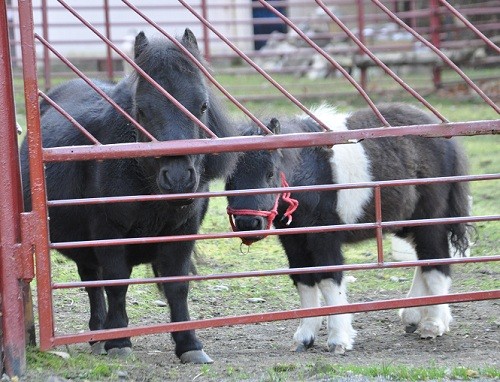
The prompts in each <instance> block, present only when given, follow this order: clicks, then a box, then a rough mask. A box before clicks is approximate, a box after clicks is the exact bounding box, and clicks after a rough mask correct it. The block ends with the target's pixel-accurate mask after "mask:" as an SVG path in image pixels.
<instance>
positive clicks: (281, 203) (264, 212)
mask: <svg viewBox="0 0 500 382" xmlns="http://www.w3.org/2000/svg"><path fill="white" fill-rule="evenodd" d="M380 111H381V113H382V114H383V115H384V117H385V118H386V119H387V121H388V122H389V123H390V124H391V125H392V126H404V125H416V124H430V123H438V121H437V120H436V119H435V118H433V117H431V116H430V115H428V114H426V113H424V112H422V111H420V110H418V109H416V108H414V107H411V106H408V105H403V104H387V105H382V106H381V107H380ZM314 114H315V115H316V116H317V117H318V118H319V120H321V121H322V122H323V123H324V124H325V125H326V126H328V127H329V128H330V129H331V130H334V131H342V130H346V129H348V130H353V129H365V128H370V127H377V126H380V121H379V120H378V118H377V117H376V116H375V114H374V113H373V112H372V111H371V110H361V111H356V112H354V113H352V114H340V113H338V112H336V110H335V109H334V108H332V107H329V106H327V105H322V106H320V107H319V108H318V109H316V110H315V111H314ZM280 121H281V126H280ZM280 121H278V120H277V119H275V118H273V119H272V120H271V122H270V124H269V126H268V127H269V128H270V129H271V130H272V131H273V132H274V134H280V133H284V134H290V133H299V132H301V133H303V132H320V131H322V130H321V128H320V127H319V125H318V124H317V123H316V122H315V121H314V120H312V119H311V118H310V117H308V116H297V117H292V118H283V119H280ZM280 130H281V131H280ZM255 134H260V132H259V131H258V129H257V128H256V127H253V126H251V127H249V128H248V130H247V132H246V135H255ZM466 170H467V166H466V157H465V156H464V154H463V153H462V151H461V149H460V148H459V146H458V144H457V142H456V141H455V140H454V139H444V138H422V137H411V136H408V137H397V138H379V139H371V140H364V141H362V142H359V143H356V144H344V145H335V146H334V147H333V148H325V147H312V148H299V149H281V150H271V151H268V150H262V151H254V152H246V153H244V154H242V156H241V157H240V158H239V162H238V164H237V166H236V169H235V171H234V173H233V174H232V175H231V176H230V177H229V178H228V181H227V184H226V189H228V190H241V189H254V188H264V187H266V188H267V187H278V186H283V185H286V182H285V180H286V181H288V183H289V185H290V186H303V185H318V184H332V183H356V182H368V181H373V180H390V179H409V178H427V177H439V176H452V175H463V174H465V173H466ZM278 198H279V200H278ZM228 201H229V206H228V213H229V215H230V220H231V224H232V226H233V229H234V230H237V231H249V230H262V229H266V228H269V227H270V225H271V221H272V222H273V223H274V226H275V227H276V228H278V229H281V228H285V227H287V226H288V227H310V226H326V225H334V224H342V223H345V224H352V223H364V222H374V221H375V216H374V215H375V212H374V211H375V208H374V197H373V189H371V188H363V189H344V190H339V191H329V192H308V193H303V192H301V193H295V194H292V195H291V196H290V195H288V194H287V195H285V197H283V196H282V197H281V198H280V197H279V195H278V196H276V195H275V194H274V195H273V194H268V195H251V196H232V197H229V198H228ZM297 202H298V206H297ZM468 212H469V211H468V188H467V185H466V184H464V183H449V184H430V185H418V186H405V187H389V188H383V189H382V216H383V219H384V220H385V221H390V220H405V219H428V218H448V217H456V216H467V215H468ZM394 233H395V234H396V235H397V236H399V237H402V238H405V239H407V240H409V241H410V242H411V243H412V244H413V245H414V247H415V250H416V252H417V254H418V258H419V259H421V260H424V259H438V258H446V257H449V253H450V252H449V251H450V248H449V240H450V242H451V243H452V244H453V245H454V246H455V247H457V248H459V249H460V250H461V251H462V252H463V251H465V249H466V247H467V246H468V240H467V237H466V226H465V225H464V224H449V225H434V226H422V227H406V228H403V229H399V230H396V231H394ZM373 236H374V232H373V231H372V230H356V231H348V232H328V233H327V232H325V233H316V234H298V235H281V236H279V238H280V241H281V243H282V245H283V247H284V249H285V252H286V255H287V257H288V261H289V264H290V267H292V268H298V267H313V266H323V265H340V264H342V263H343V256H342V250H341V245H342V244H343V243H350V242H357V241H360V240H363V239H366V238H369V237H373ZM260 239H262V237H261V236H260V237H251V238H249V237H245V238H243V241H244V242H245V243H247V244H250V243H251V242H252V241H257V240H260ZM291 278H292V280H293V282H294V284H295V285H296V287H297V289H298V293H299V296H300V303H301V307H302V308H311V307H318V306H320V293H321V294H322V295H323V298H324V300H325V303H326V305H342V304H347V298H346V290H345V286H344V283H343V278H342V273H341V272H334V273H326V272H325V273H318V274H301V275H292V276H291ZM449 287H450V270H449V266H447V265H439V266H426V267H419V268H417V269H416V272H415V276H414V280H413V284H412V287H411V289H410V292H409V294H408V296H412V297H413V296H430V295H441V294H446V293H448V290H449ZM400 314H401V317H402V320H403V323H404V324H405V325H406V330H407V331H408V332H413V331H416V330H417V329H418V330H419V332H420V336H421V337H423V338H434V337H436V336H441V335H442V334H443V333H445V332H447V331H448V330H449V324H450V322H451V320H452V317H451V314H450V310H449V307H448V306H447V305H444V304H443V305H438V306H427V307H417V308H408V309H403V310H402V311H401V312H400ZM321 323H322V318H321V317H313V318H305V319H303V320H301V323H300V325H299V327H298V329H297V331H296V333H295V335H294V340H295V342H296V344H297V350H303V349H305V348H308V347H310V346H312V344H313V343H314V339H315V336H316V334H317V332H318V330H319V328H320V326H321ZM355 334H356V332H355V330H354V329H353V328H352V325H351V315H348V314H343V315H334V316H330V317H328V347H329V349H330V350H331V351H334V352H336V353H343V352H344V351H345V350H349V349H351V348H352V345H353V340H354V337H355Z"/></svg>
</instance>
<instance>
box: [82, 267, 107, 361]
mask: <svg viewBox="0 0 500 382" xmlns="http://www.w3.org/2000/svg"><path fill="white" fill-rule="evenodd" d="M77 267H78V274H79V275H80V279H81V280H82V281H95V280H101V279H102V272H101V269H100V268H99V266H98V265H97V264H94V265H89V264H86V263H81V262H80V263H77ZM85 291H86V292H87V294H88V296H89V303H90V320H89V329H90V330H100V329H103V328H104V320H105V319H106V300H105V298H104V290H103V288H85ZM90 345H91V346H92V353H93V354H95V355H101V354H106V350H105V349H104V342H101V341H97V342H95V341H92V342H90Z"/></svg>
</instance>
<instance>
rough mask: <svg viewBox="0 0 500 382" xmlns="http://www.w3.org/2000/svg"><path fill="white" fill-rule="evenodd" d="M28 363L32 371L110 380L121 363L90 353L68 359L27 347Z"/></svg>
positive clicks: (73, 378) (76, 377)
mask: <svg viewBox="0 0 500 382" xmlns="http://www.w3.org/2000/svg"><path fill="white" fill-rule="evenodd" d="M27 363H28V367H29V369H30V371H35V370H36V371H40V372H46V371H54V372H57V373H58V375H59V376H60V377H63V378H67V379H72V380H92V381H99V380H103V379H106V380H108V379H109V378H110V377H111V376H113V374H114V373H115V372H116V371H117V370H119V368H120V367H121V364H120V363H119V362H117V361H113V360H110V359H108V358H102V359H99V358H96V357H95V356H92V355H90V354H84V353H79V354H73V355H72V356H71V357H69V358H68V359H64V358H62V357H60V356H58V355H55V354H52V353H48V352H45V353H44V352H40V351H39V350H37V349H35V348H28V349H27Z"/></svg>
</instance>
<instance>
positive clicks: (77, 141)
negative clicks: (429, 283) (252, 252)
mask: <svg viewBox="0 0 500 382" xmlns="http://www.w3.org/2000/svg"><path fill="white" fill-rule="evenodd" d="M179 41H180V42H181V43H182V45H183V46H184V47H186V48H187V49H188V50H189V51H190V52H191V53H192V54H193V55H195V57H197V58H199V59H200V60H201V57H200V52H199V50H198V45H197V41H196V38H195V36H194V35H193V34H192V32H191V31H190V30H189V29H186V31H185V33H184V35H183V37H182V39H180V40H179ZM134 53H135V62H136V63H137V65H139V67H140V68H141V69H142V70H144V71H145V72H146V73H147V74H148V75H149V76H151V77H152V78H153V79H154V80H155V81H156V82H157V83H158V84H159V85H160V86H162V87H163V88H164V89H165V90H166V91H168V92H169V93H170V94H171V95H172V96H173V97H175V98H176V99H177V100H178V101H179V102H180V103H181V104H182V105H183V106H184V107H186V108H187V109H188V110H189V111H190V112H191V113H192V114H193V115H194V116H196V117H197V118H198V119H199V120H201V121H202V122H203V123H204V124H205V125H206V126H208V127H209V128H210V129H211V130H212V131H213V132H214V133H215V134H216V135H217V136H219V137H226V136H230V135H232V133H231V127H230V123H229V120H228V118H227V117H226V114H225V112H224V110H223V108H222V107H221V105H220V104H219V103H218V101H217V99H216V98H215V97H214V95H213V94H212V91H211V89H210V88H209V87H208V86H207V85H206V83H205V79H204V76H203V74H202V73H201V71H200V70H199V68H198V67H197V66H196V65H195V64H194V63H193V62H192V61H191V60H190V58H189V57H188V56H187V55H186V54H184V53H183V52H182V51H181V50H180V49H179V48H178V47H176V46H175V45H174V44H173V43H172V42H170V41H168V40H167V39H165V38H158V39H153V40H151V41H149V40H148V39H147V38H146V36H145V35H144V33H142V32H141V33H139V34H138V35H137V37H136V40H135V52H134ZM95 83H96V84H97V85H98V86H99V87H100V88H101V89H102V90H103V91H104V92H106V94H108V95H109V96H110V97H111V98H112V99H113V100H114V101H115V102H116V103H117V104H118V105H120V106H121V107H122V108H123V109H124V110H125V111H127V112H128V113H129V114H130V115H132V116H133V117H134V118H135V119H136V120H137V121H138V122H139V123H140V124H141V125H142V126H143V127H144V128H145V129H146V130H147V131H148V132H149V133H151V134H152V135H153V136H154V137H155V138H156V139H158V140H160V141H170V140H178V139H195V138H205V137H206V135H205V133H204V132H202V130H201V129H200V127H199V126H197V124H195V123H194V122H193V121H192V120H191V119H189V117H187V116H186V115H185V114H184V113H183V112H182V111H181V110H179V109H178V108H177V107H176V106H175V105H174V104H173V103H172V102H171V101H169V100H168V99H167V98H166V97H165V96H163V95H162V94H161V93H160V92H159V91H158V90H157V89H155V88H154V87H153V86H152V85H151V84H150V83H149V82H148V81H147V80H146V79H144V78H143V77H142V76H141V75H139V74H138V73H134V74H132V75H131V76H129V77H126V78H124V79H123V80H122V81H120V82H119V83H118V84H116V85H112V84H106V83H102V82H98V81H96V82H95ZM49 96H50V97H51V98H52V99H53V100H54V101H56V102H57V103H58V104H59V105H60V106H62V107H63V108H64V109H65V110H66V111H67V112H68V113H69V114H70V115H72V116H73V117H74V118H75V119H76V120H77V121H78V122H79V123H80V124H81V125H82V126H84V127H85V128H86V129H87V130H88V131H89V132H90V133H91V134H92V135H93V136H94V137H96V138H97V139H98V140H99V141H100V142H101V143H103V144H113V143H128V142H136V141H143V140H144V138H143V135H142V133H140V132H138V131H137V130H136V128H135V127H134V126H133V125H132V124H131V123H130V122H129V121H128V120H127V119H126V118H125V117H123V116H122V115H121V114H120V113H119V112H118V111H116V110H115V108H114V107H112V106H111V105H110V104H109V103H108V102H107V101H106V100H104V99H102V98H101V96H100V95H98V94H97V93H96V92H95V91H94V90H93V89H92V88H91V87H90V86H88V85H87V84H86V83H85V82H84V81H83V80H80V79H78V80H73V81H69V82H67V83H65V84H63V85H61V86H59V87H57V88H55V89H53V90H52V91H51V92H50V93H49ZM41 111H42V113H41V114H42V118H41V123H42V133H43V146H44V147H58V146H72V145H88V144H91V142H90V141H89V140H88V139H87V138H86V137H85V136H84V135H83V134H82V133H81V132H79V131H78V130H77V129H76V128H75V127H74V126H73V125H72V124H71V123H70V122H69V121H68V120H67V119H66V118H64V117H62V116H61V115H60V114H59V113H58V112H57V111H56V110H55V109H54V108H52V107H51V106H49V105H48V104H46V103H44V102H42V104H41ZM21 162H22V175H23V184H24V197H25V200H26V205H27V208H30V206H31V198H30V184H29V168H28V152H27V145H26V143H24V144H23V146H22V149H21ZM235 163H236V154H219V155H185V156H172V157H159V158H127V159H119V160H105V161H79V162H61V163H48V164H47V167H46V178H47V191H48V198H49V199H51V200H55V199H73V198H92V197H104V196H123V195H150V194H151V195H152V194H173V193H190V192H198V191H200V192H201V191H207V190H208V182H209V181H210V180H212V179H214V178H218V177H225V176H226V174H227V173H228V172H229V171H230V170H231V169H232V166H234V165H235ZM207 203H208V200H207V199H183V200H172V201H154V202H144V203H139V202H134V203H116V204H113V203H107V204H99V205H86V206H65V207H57V208H56V207H54V208H50V211H49V215H50V238H51V241H53V242H60V241H81V240H99V239H117V238H133V237H143V236H168V235H187V234H196V233H197V232H198V229H199V227H200V224H201V221H202V219H203V217H204V215H205V213H206V209H207ZM193 245H194V242H193V241H189V242H178V243H158V244H139V245H121V246H108V247H95V248H75V249H67V250H63V251H62V253H63V254H64V255H65V256H67V257H69V258H70V259H72V260H73V261H75V262H76V264H77V266H78V272H79V274H80V277H81V279H82V280H84V281H89V280H101V279H104V280H111V279H127V278H129V277H130V274H131V271H132V268H133V267H134V266H135V265H137V264H140V263H152V265H153V269H154V271H155V274H157V275H159V276H178V275H187V274H188V272H189V269H190V262H191V259H190V256H191V252H192V250H193ZM162 289H163V292H164V294H165V297H166V298H167V300H168V304H169V307H170V312H171V321H188V320H189V312H188V306H187V295H188V283H187V282H176V283H164V284H163V286H162ZM105 291H106V295H107V299H108V304H107V307H106V300H105V296H104V292H103V290H102V288H87V292H88V295H89V300H90V322H89V327H90V329H91V330H99V329H109V328H123V327H126V326H127V325H128V317H127V313H126V309H125V295H126V292H127V286H113V287H106V288H105ZM172 336H173V339H174V341H175V345H176V346H175V352H176V355H177V356H178V357H179V358H180V359H181V361H182V362H194V363H208V362H212V360H211V359H210V357H208V355H207V354H206V353H205V352H204V351H203V350H202V344H201V342H200V341H199V340H198V339H197V338H196V336H195V333H194V330H191V331H181V332H175V333H173V334H172ZM92 348H93V351H94V352H95V353H100V352H104V351H107V353H108V354H116V355H127V354H128V353H130V351H131V341H130V339H129V338H120V339H113V340H108V341H106V343H105V345H104V347H103V346H102V344H101V343H94V344H93V345H92Z"/></svg>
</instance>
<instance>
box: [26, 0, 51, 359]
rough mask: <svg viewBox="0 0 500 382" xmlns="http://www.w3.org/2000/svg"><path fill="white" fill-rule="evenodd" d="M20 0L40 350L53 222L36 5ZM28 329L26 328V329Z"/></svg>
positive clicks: (47, 311)
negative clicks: (42, 116) (49, 206)
mask: <svg viewBox="0 0 500 382" xmlns="http://www.w3.org/2000/svg"><path fill="white" fill-rule="evenodd" d="M18 1H19V24H20V26H21V27H20V35H21V52H22V63H23V79H24V100H25V104H26V122H27V125H28V131H27V135H26V139H27V141H28V142H27V143H28V151H29V166H30V186H31V201H32V213H33V214H34V216H35V218H36V219H37V223H36V225H35V226H34V227H32V229H33V231H34V232H33V235H34V237H33V241H34V242H35V243H36V248H35V250H36V258H35V260H36V271H37V277H36V279H37V290H38V318H39V323H40V349H42V350H48V349H50V348H51V346H52V343H53V337H54V316H53V304H52V295H51V292H52V289H51V269H50V252H49V225H48V214H47V194H46V190H45V171H44V163H43V149H42V136H41V129H40V110H39V105H38V79H37V73H36V55H35V50H34V48H33V47H34V46H35V41H34V35H33V29H34V23H33V11H32V9H33V7H32V3H31V0H18ZM23 329H24V328H23Z"/></svg>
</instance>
